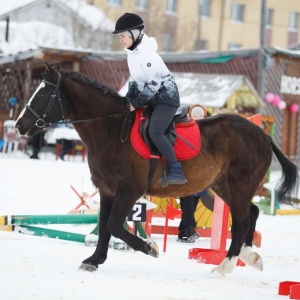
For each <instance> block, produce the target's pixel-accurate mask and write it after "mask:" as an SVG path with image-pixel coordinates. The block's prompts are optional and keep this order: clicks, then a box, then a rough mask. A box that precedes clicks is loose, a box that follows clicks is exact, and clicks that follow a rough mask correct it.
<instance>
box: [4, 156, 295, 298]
mask: <svg viewBox="0 0 300 300" xmlns="http://www.w3.org/2000/svg"><path fill="white" fill-rule="evenodd" d="M0 170H1V172H0V182H1V189H0V215H20V214H41V215H42V214H66V213H68V212H69V211H70V210H71V209H73V208H74V207H75V206H76V205H77V204H78V203H79V198H78V197H77V195H76V194H75V193H74V192H73V190H72V189H71V188H70V185H73V186H74V187H75V188H76V189H77V190H78V192H79V193H82V192H87V193H89V194H91V193H92V192H93V191H94V187H93V186H92V184H91V182H90V175H89V170H88V166H87V163H83V162H81V161H80V158H79V157H78V159H76V160H75V161H72V160H70V161H68V160H67V161H65V162H63V161H61V160H59V161H56V160H55V158H54V154H52V153H50V152H47V153H42V154H41V159H40V160H32V159H29V158H28V156H26V155H23V154H21V153H17V155H16V156H11V155H7V154H2V153H1V154H0ZM299 225H300V216H279V215H277V216H269V215H264V214H261V215H260V217H259V219H258V223H257V230H259V231H260V232H261V234H262V247H261V248H259V249H257V252H258V253H259V254H260V255H261V256H262V258H263V261H264V270H263V271H262V272H259V271H256V270H254V269H252V268H250V267H237V268H236V269H235V270H234V272H233V273H232V274H229V275H227V276H226V277H225V278H222V277H220V276H218V275H217V274H215V273H211V272H210V270H211V269H212V267H213V266H212V265H206V264H200V263H197V262H196V261H195V260H190V259H188V251H189V249H191V248H209V246H210V239H208V238H200V239H199V240H197V241H196V242H195V243H194V244H183V243H178V242H177V241H176V237H175V236H169V237H168V243H167V250H166V252H165V253H163V251H162V249H163V236H162V235H155V236H153V238H154V240H155V241H156V242H157V244H158V246H159V248H160V256H159V258H157V259H155V258H153V257H149V256H146V255H144V254H142V253H140V252H134V251H122V250H114V249H109V253H108V259H107V261H106V263H105V264H104V265H102V266H100V267H99V269H98V270H97V271H96V272H94V273H89V272H85V271H82V270H79V268H78V267H79V266H80V264H81V262H82V260H83V259H85V258H87V257H88V256H90V255H91V254H92V253H93V251H94V247H87V246H85V245H84V244H81V243H76V242H70V241H64V240H55V239H50V238H43V237H37V236H29V235H23V234H19V233H16V232H5V231H0V245H1V248H0V249H1V250H0V253H1V255H0V270H1V280H0V295H1V296H0V299H5V300H17V299H18V300H19V299H25V300H35V299H37V300H48V299H49V300H50V299H51V300H67V299H72V300H80V299H84V298H86V299H89V300H94V299H95V300H96V299H97V300H99V299H146V300H148V299H164V300H171V299H172V300H173V299H176V300H179V299H187V300H191V299H195V300H196V299H197V300H204V299H209V300H210V299H225V300H226V299H249V300H250V299H251V300H253V299H256V300H259V299H264V300H266V299H267V300H271V299H288V297H287V296H278V285H279V282H280V281H287V280H289V281H300V239H299V237H300V226H299ZM61 226H63V225H61ZM72 227H73V228H72V230H73V231H74V232H79V233H85V234H88V233H89V232H90V231H91V229H93V227H94V226H93V225H77V226H75V225H74V226H72ZM63 230H64V229H63Z"/></svg>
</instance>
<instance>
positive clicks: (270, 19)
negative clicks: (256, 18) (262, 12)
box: [266, 8, 274, 26]
mask: <svg viewBox="0 0 300 300" xmlns="http://www.w3.org/2000/svg"><path fill="white" fill-rule="evenodd" d="M273 15H274V9H271V8H268V9H267V16H266V24H267V25H269V26H272V25H273Z"/></svg>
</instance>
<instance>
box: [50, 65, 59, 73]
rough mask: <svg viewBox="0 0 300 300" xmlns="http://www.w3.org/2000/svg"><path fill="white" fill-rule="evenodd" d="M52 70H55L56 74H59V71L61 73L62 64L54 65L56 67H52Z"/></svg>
mask: <svg viewBox="0 0 300 300" xmlns="http://www.w3.org/2000/svg"><path fill="white" fill-rule="evenodd" d="M52 69H53V70H54V71H55V72H59V71H60V64H58V63H56V64H54V66H53V67H52Z"/></svg>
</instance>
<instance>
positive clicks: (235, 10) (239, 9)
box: [231, 3, 245, 22]
mask: <svg viewBox="0 0 300 300" xmlns="http://www.w3.org/2000/svg"><path fill="white" fill-rule="evenodd" d="M244 10H245V5H243V4H238V3H234V4H232V6H231V20H234V21H239V22H243V21H244Z"/></svg>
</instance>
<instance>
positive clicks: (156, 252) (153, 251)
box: [146, 238, 159, 258]
mask: <svg viewBox="0 0 300 300" xmlns="http://www.w3.org/2000/svg"><path fill="white" fill-rule="evenodd" d="M146 243H147V244H148V245H150V246H151V249H150V250H149V252H148V255H150V256H153V257H155V258H157V257H158V256H159V249H158V246H157V244H156V243H155V242H154V241H153V240H152V239H150V238H149V239H147V240H146Z"/></svg>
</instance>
